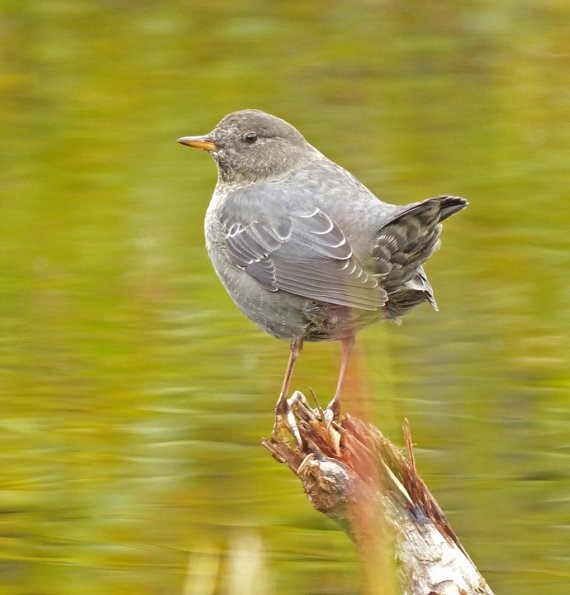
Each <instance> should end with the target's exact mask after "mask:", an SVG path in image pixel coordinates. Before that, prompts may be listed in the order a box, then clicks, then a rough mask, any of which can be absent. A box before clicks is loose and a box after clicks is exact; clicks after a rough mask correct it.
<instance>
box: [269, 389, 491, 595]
mask: <svg viewBox="0 0 570 595" xmlns="http://www.w3.org/2000/svg"><path fill="white" fill-rule="evenodd" d="M289 405H290V411H289V415H288V420H287V428H288V431H289V433H290V436H287V437H286V438H284V439H282V438H281V436H280V437H279V438H278V439H277V438H272V439H271V440H265V441H264V442H263V444H264V446H265V447H266V448H267V449H269V451H270V452H271V453H272V454H273V457H274V458H275V459H276V460H277V461H279V462H281V463H284V464H286V465H287V466H288V467H289V468H290V469H291V470H292V471H293V472H294V473H295V474H296V475H297V477H298V478H299V479H300V480H301V482H302V484H303V487H304V489H305V492H306V494H307V496H308V497H309V500H310V501H311V503H312V505H313V507H314V508H315V509H316V510H318V511H319V512H322V513H324V514H326V515H327V516H329V517H330V518H331V519H333V520H335V521H337V522H338V523H340V525H341V526H342V527H343V529H344V530H345V531H346V532H347V533H348V535H349V536H350V537H351V539H352V541H353V542H354V544H355V546H356V548H357V550H358V553H359V557H360V560H361V561H362V566H363V576H364V589H363V591H364V592H366V593H381V594H383V595H384V594H386V595H388V594H389V595H392V594H394V595H395V594H404V595H472V594H473V595H493V592H492V591H491V589H490V588H489V587H488V585H487V583H486V582H485V580H484V579H483V577H482V576H481V574H480V573H479V571H478V570H477V568H476V567H475V565H474V564H473V562H472V561H471V559H470V558H469V556H468V554H467V552H466V551H465V548H464V547H463V546H462V545H461V543H460V541H459V539H458V538H457V536H456V534H455V532H454V531H453V529H452V528H451V526H450V524H449V523H448V522H447V520H446V519H445V516H444V514H443V512H442V511H441V509H440V507H439V505H438V504H437V502H436V501H435V499H434V497H433V496H432V494H431V493H430V491H429V489H428V488H427V486H426V484H425V483H424V481H423V480H422V479H421V477H420V476H419V474H418V472H417V470H416V465H415V460H414V453H413V448H412V441H411V435H410V430H409V425H408V424H407V420H406V421H405V423H404V438H405V442H406V445H407V455H408V458H407V459H406V458H405V457H404V455H403V454H402V453H401V452H400V450H399V449H398V448H397V447H396V446H395V445H394V444H392V442H390V440H389V439H388V438H386V437H385V436H384V435H383V434H382V432H380V430H378V429H377V428H375V427H374V426H372V425H370V424H367V423H365V422H363V421H362V420H360V419H357V418H355V417H352V416H350V415H345V416H344V417H343V418H342V420H341V421H340V422H339V423H337V422H335V421H332V422H328V421H326V420H325V415H323V411H322V410H321V409H320V408H311V407H310V406H309V404H308V403H307V400H306V399H305V397H304V396H303V395H302V394H301V393H300V392H296V393H295V394H294V395H293V396H292V397H291V399H289ZM291 436H292V437H293V438H294V440H291Z"/></svg>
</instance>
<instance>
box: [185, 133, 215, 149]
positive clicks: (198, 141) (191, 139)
mask: <svg viewBox="0 0 570 595" xmlns="http://www.w3.org/2000/svg"><path fill="white" fill-rule="evenodd" d="M178 142H179V143H180V144H181V145H186V146H187V147H194V149H204V151H214V150H215V149H217V148H218V147H217V145H216V143H215V142H214V141H213V140H212V139H211V138H209V137H208V135H205V136H183V137H182V138H179V139H178Z"/></svg>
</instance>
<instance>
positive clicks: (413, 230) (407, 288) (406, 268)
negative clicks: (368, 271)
mask: <svg viewBox="0 0 570 595" xmlns="http://www.w3.org/2000/svg"><path fill="white" fill-rule="evenodd" d="M467 205H468V202H467V201H466V200H465V199H464V198H460V197H458V196H437V197H435V198H428V199H427V200H424V201H422V202H419V203H414V204H412V205H408V206H406V207H402V210H401V211H400V212H398V213H397V214H396V215H395V217H394V218H393V219H392V220H390V221H389V222H388V223H386V224H385V225H384V226H383V227H382V229H380V230H379V233H378V236H377V241H376V244H375V246H374V249H373V255H374V257H375V258H376V263H377V271H378V274H379V279H380V283H381V285H382V287H384V289H385V290H386V291H387V292H388V303H387V305H386V312H387V314H389V317H395V316H398V315H400V314H403V313H404V312H405V311H406V310H408V309H410V308H412V307H414V306H415V305H417V304H419V303H421V302H423V301H428V302H430V303H431V304H432V305H433V306H434V307H435V299H434V296H433V291H432V289H431V285H430V284H429V281H428V279H427V277H426V276H425V273H424V272H423V269H422V268H421V267H422V265H423V264H424V262H426V260H427V259H428V258H429V257H430V256H431V255H432V254H433V253H434V252H435V250H436V249H437V248H438V246H439V236H440V234H441V222H442V221H444V220H445V219H447V218H448V217H451V216H452V215H455V213H458V212H459V211H461V210H462V209H464V208H465V207H466V206H467ZM390 301H391V302H392V303H391V304H390Z"/></svg>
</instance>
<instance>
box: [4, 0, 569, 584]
mask: <svg viewBox="0 0 570 595" xmlns="http://www.w3.org/2000/svg"><path fill="white" fill-rule="evenodd" d="M0 6H1V9H0V48H1V49H0V51H1V60H0V102H1V104H0V127H1V130H2V142H1V143H0V159H1V164H2V167H1V169H0V177H1V178H0V201H1V203H0V205H1V210H0V213H1V218H2V225H1V228H0V325H1V330H0V427H1V436H2V438H1V443H2V446H1V449H0V465H1V466H0V593H1V594H4V593H10V594H46V595H51V594H54V595H55V594H58V595H59V594H66V593H77V592H80V593H85V594H96V593H97V594H98V593H105V594H122V593H143V594H153V595H154V594H167V593H168V594H171V593H181V594H182V593H185V594H194V593H199V594H207V593H212V592H220V593H225V592H228V593H230V592H231V593H246V592H252V593H254V592H255V593H257V592H259V593H276V594H286V595H287V594H325V593H326V594H356V593H358V592H359V582H358V581H359V579H358V563H357V560H356V557H355V554H354V552H353V549H352V546H351V544H350V542H349V541H348V539H347V538H346V536H345V535H344V534H343V533H342V532H341V531H340V530H339V529H337V527H336V526H335V525H333V524H332V523H330V522H328V520H327V519H326V518H324V517H321V516H320V515H318V514H317V513H314V512H313V511H312V509H311V507H310V505H309V503H308V502H307V501H306V498H305V497H304V496H303V494H302V493H301V491H300V487H299V485H298V483H297V481H296V479H295V478H294V477H293V475H292V474H291V473H290V472H289V471H288V470H287V469H286V468H284V467H282V466H279V465H278V464H276V463H275V462H273V461H272V460H271V458H270V456H269V455H268V453H267V452H266V451H264V449H263V448H262V447H261V446H260V439H261V437H262V436H266V435H268V434H269V433H270V431H271V427H272V423H273V416H272V409H273V404H274V401H275V399H276V397H277V393H278V389H279V386H280V382H281V377H282V373H283V369H284V366H285V362H286V358H287V354H288V348H287V345H286V344H285V343H281V342H279V341H276V340H275V339H272V338H270V337H269V336H266V335H264V334H263V333H262V332H261V331H259V330H258V329H257V327H255V326H254V325H253V324H251V323H250V322H249V321H248V320H246V319H245V318H244V317H243V316H242V315H241V314H240V313H239V312H238V310H237V308H236V307H235V306H234V305H233V304H232V302H231V300H230V298H229V297H228V296H227V295H226V293H225V291H224V290H223V289H222V287H221V285H220V284H219V282H218V280H217V278H216V277H215V275H214V273H213V271H212V269H211V267H210V264H209V261H208V258H207V255H206V252H205V249H204V247H203V231H202V226H203V216H204V213H205V210H206V207H207V204H208V201H209V198H210V195H211V191H212V189H213V186H214V183H215V177H216V176H215V167H214V165H213V163H212V162H211V160H210V159H209V158H208V156H207V155H206V154H205V153H200V152H197V151H190V150H189V149H186V148H183V147H180V146H179V145H177V144H176V139H177V138H178V137H179V136H182V135H187V134H201V133H205V132H208V131H209V130H211V129H212V128H213V126H214V125H215V124H216V122H217V121H218V120H219V119H220V118H221V117H222V116H223V115H224V114H226V113H228V112H231V111H234V110H236V109H241V108H245V107H256V108H261V109H264V110H267V111H270V112H272V113H275V114H277V115H279V116H281V117H284V118H285V119H287V120H289V121H291V122H292V123H293V124H294V125H296V126H297V127H298V128H299V129H300V130H301V131H302V132H303V133H304V134H305V136H306V137H307V139H308V140H309V141H310V142H311V143H313V144H314V145H316V146H317V147H318V148H319V149H320V150H321V151H323V152H324V153H325V154H327V155H328V156H329V157H331V158H332V159H334V160H336V161H338V162H339V163H341V164H342V165H343V166H345V167H346V168H348V169H349V170H351V171H352V172H353V173H354V174H355V175H357V177H359V178H360V179H361V180H362V181H363V182H364V183H365V184H366V185H367V186H369V187H370V188H371V189H372V190H373V191H374V192H375V193H376V194H378V196H380V197H381V198H383V199H384V200H386V201H389V202H396V203H406V202H411V201H416V200H420V199H422V198H426V197H429V196H433V195H437V194H443V193H450V194H458V195H462V196H465V197H467V198H468V199H469V200H470V202H471V206H470V208H469V209H468V210H467V211H464V212H463V213H461V214H460V215H459V216H457V217H454V218H453V219H452V220H450V221H448V222H447V223H446V225H445V229H444V234H443V246H442V250H441V251H440V252H439V253H438V254H436V255H435V256H434V257H433V258H432V260H431V261H430V263H429V264H428V266H427V270H428V273H429V275H430V278H431V281H432V284H433V286H434V289H435V292H436V296H437V299H438V303H439V306H440V312H439V313H435V312H433V311H431V309H430V308H429V307H422V308H419V309H417V310H416V311H414V312H413V313H412V314H410V315H409V316H408V317H407V318H406V320H405V323H404V325H403V326H401V327H397V326H394V325H379V326H376V327H374V328H371V329H368V330H367V331H365V332H363V333H362V334H361V335H360V340H359V343H358V345H359V347H358V351H357V355H356V356H355V358H354V361H353V362H352V366H351V369H350V378H349V380H348V389H347V393H346V395H345V396H346V399H345V401H344V407H345V410H348V411H350V412H352V413H356V414H358V415H364V416H366V418H367V419H370V420H371V421H373V422H374V423H375V424H377V425H378V426H379V427H380V428H382V430H383V431H385V432H386V433H387V434H388V435H389V436H391V437H392V439H393V440H395V441H396V442H398V443H400V442H401V437H400V436H401V433H400V424H401V421H402V419H403V417H404V416H407V417H408V418H409V419H410V422H411V424H412V429H413V433H414V439H415V442H416V443H417V446H418V449H417V452H416V457H417V462H418V465H419V468H420V471H421V473H422V475H423V477H424V479H425V480H426V481H427V483H428V484H429V486H430V488H431V489H432V491H433V492H434V494H435V496H436V497H437V498H438V500H439V502H440V504H441V506H442V508H443V509H444V511H445V512H446V514H447V515H448V518H449V520H450V521H451V523H452V524H453V525H454V527H455V529H456V531H457V533H458V534H459V537H460V539H461V540H462V542H463V543H464V545H465V547H466V548H467V550H468V551H469V553H470V554H471V556H472V558H473V559H474V561H475V563H476V564H477V566H478V567H479V569H480V570H481V572H482V573H483V574H484V576H485V577H486V578H487V580H488V582H489V584H490V585H491V587H492V588H493V589H494V590H495V592H496V593H502V594H515V593H516V594H517V595H530V594H533V595H535V594H537V593H544V594H548V595H562V594H563V593H564V594H566V593H568V584H569V580H570V578H569V571H568V569H569V566H570V565H569V558H570V552H569V541H568V528H569V519H570V507H569V500H568V494H569V489H570V482H569V477H570V473H569V442H568V435H569V428H570V416H569V413H568V411H569V405H570V398H569V388H570V387H569V385H570V382H569V373H568V367H569V365H568V355H569V353H570V348H569V338H568V330H569V326H570V325H569V322H570V320H569V318H570V317H569V290H568V271H569V265H570V263H569V242H568V219H569V215H570V210H569V207H568V186H569V181H570V176H569V175H568V156H569V153H568V144H569V141H570V124H569V121H570V118H569V111H570V110H569V109H568V108H569V105H570V94H569V87H568V72H569V71H570V64H569V62H570V59H569V58H570V43H569V41H568V39H569V38H568V30H567V29H565V26H564V25H565V23H567V22H568V16H569V12H570V11H569V9H568V4H567V2H566V1H565V0H526V1H520V0H517V1H514V0H504V1H501V2H494V1H493V2H491V1H490V0H489V1H486V0H471V1H452V0H448V1H444V2H439V3H431V2H416V1H410V2H401V1H398V2H396V1H391V0H377V1H374V0H359V1H356V2H348V1H346V2H341V1H338V0H333V1H328V2H306V1H300V0H292V1H289V2H269V1H267V0H265V1H262V0H257V1H255V0H244V1H231V0H208V1H206V0H195V1H186V2H183V1H173V0H163V1H161V2H152V1H150V0H149V1H138V2H137V1H135V0H131V1H128V0H124V1H120V0H115V1H112V0H98V1H97V0H90V1H78V0H75V1H72V0H52V1H50V2H42V1H33V0H30V1H26V0H13V1H8V0H4V1H2V2H1V3H0ZM338 352H339V349H338V345H337V344H328V343H327V344H319V345H308V346H307V347H306V349H305V351H304V352H303V356H302V358H301V360H300V363H299V365H298V368H297V374H296V376H295V380H294V386H295V388H299V389H302V390H303V391H308V390H309V389H310V388H313V389H314V390H315V391H316V393H317V395H319V396H320V397H321V400H322V401H323V402H326V401H327V400H328V398H329V397H330V395H331V394H332V391H333V388H334V383H335V377H336V372H337V367H338ZM248 564H249V565H255V564H258V565H259V567H260V568H261V571H260V574H259V575H256V576H257V578H256V579H255V580H256V586H255V587H248V588H246V587H245V586H244V585H245V584H246V583H245V582H244V581H245V580H246V579H245V578H244V579H243V581H242V582H240V581H237V586H236V584H233V583H235V582H236V578H235V576H236V569H237V570H238V571H240V570H241V571H244V569H246V567H247V565H248ZM238 574H239V572H238ZM232 581H233V583H232ZM232 584H233V586H232ZM232 589H233V591H232ZM248 589H249V590H248Z"/></svg>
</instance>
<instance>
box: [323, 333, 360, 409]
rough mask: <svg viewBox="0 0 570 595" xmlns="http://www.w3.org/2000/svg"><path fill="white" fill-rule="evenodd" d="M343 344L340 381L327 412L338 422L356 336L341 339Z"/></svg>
mask: <svg viewBox="0 0 570 595" xmlns="http://www.w3.org/2000/svg"><path fill="white" fill-rule="evenodd" d="M341 342H342V354H341V360H340V372H339V373H338V381H337V384H336V391H335V393H334V397H333V398H332V401H331V402H330V403H329V404H328V406H327V408H326V410H325V416H326V417H330V418H331V421H332V420H334V421H336V420H337V419H338V416H339V415H340V394H341V392H342V385H343V384H344V377H345V376H346V369H347V368H348V360H349V359H350V353H351V352H352V347H353V346H354V336H353V335H350V336H349V337H345V338H344V339H341Z"/></svg>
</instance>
